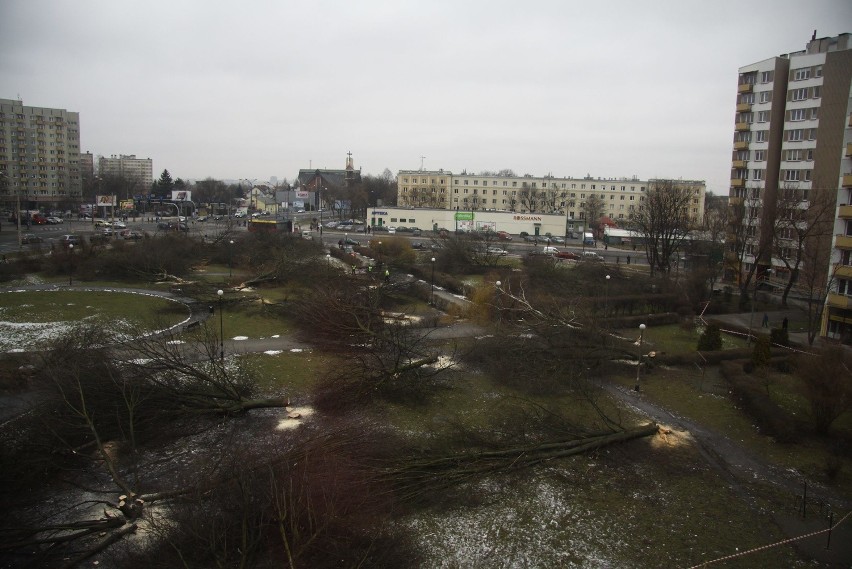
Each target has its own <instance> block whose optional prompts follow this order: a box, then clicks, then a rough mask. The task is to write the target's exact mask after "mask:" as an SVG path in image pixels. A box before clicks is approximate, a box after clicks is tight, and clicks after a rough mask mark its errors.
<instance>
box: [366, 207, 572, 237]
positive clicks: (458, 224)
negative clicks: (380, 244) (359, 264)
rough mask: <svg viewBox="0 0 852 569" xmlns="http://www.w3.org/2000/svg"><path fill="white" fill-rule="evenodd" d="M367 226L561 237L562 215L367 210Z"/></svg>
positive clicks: (448, 210) (395, 208)
mask: <svg viewBox="0 0 852 569" xmlns="http://www.w3.org/2000/svg"><path fill="white" fill-rule="evenodd" d="M367 224H368V225H370V226H371V227H399V226H404V227H409V228H411V227H416V228H418V229H422V230H428V231H439V230H442V229H445V230H447V231H450V232H455V231H465V232H473V231H505V232H507V233H514V234H519V233H521V232H526V233H528V234H530V235H542V236H544V235H547V234H548V233H549V234H551V235H557V236H562V235H564V234H565V216H564V215H562V214H544V213H542V214H538V213H536V214H528V213H513V212H506V211H491V210H478V211H470V210H468V211H455V210H450V209H435V208H414V207H411V208H402V207H370V208H367Z"/></svg>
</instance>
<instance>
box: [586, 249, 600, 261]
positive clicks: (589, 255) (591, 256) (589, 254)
mask: <svg viewBox="0 0 852 569" xmlns="http://www.w3.org/2000/svg"><path fill="white" fill-rule="evenodd" d="M583 260H584V261H603V260H604V258H603V257H602V256H600V255H598V254H597V253H595V252H594V251H583Z"/></svg>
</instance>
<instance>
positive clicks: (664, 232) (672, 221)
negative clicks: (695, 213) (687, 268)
mask: <svg viewBox="0 0 852 569" xmlns="http://www.w3.org/2000/svg"><path fill="white" fill-rule="evenodd" d="M694 195H695V189H694V188H693V187H691V186H684V185H681V184H680V183H679V182H677V181H676V180H656V181H655V182H653V183H652V184H651V186H650V187H649V188H648V194H647V196H645V200H644V201H643V202H642V203H641V204H640V205H639V208H638V209H637V210H636V211H635V212H634V213H633V214H632V215H631V216H630V221H631V223H632V224H633V226H634V228H635V230H636V231H637V232H638V233H639V235H641V236H642V238H643V240H644V242H645V254H646V256H647V258H648V264H649V265H650V267H651V274H652V275H653V273H654V272H656V271H660V272H662V273H663V274H666V275H667V274H669V273H670V272H671V259H672V256H673V255H674V254H676V253H677V251H678V249H679V248H680V246H681V244H682V243H683V241H684V240H685V239H686V238H687V236H688V234H689V231H690V230H691V229H692V222H691V220H690V216H689V206H690V204H691V203H692V198H693V197H694Z"/></svg>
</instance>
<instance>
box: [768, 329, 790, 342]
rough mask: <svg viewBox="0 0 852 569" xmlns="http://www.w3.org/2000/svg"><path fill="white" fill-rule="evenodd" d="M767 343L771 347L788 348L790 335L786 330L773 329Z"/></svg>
mask: <svg viewBox="0 0 852 569" xmlns="http://www.w3.org/2000/svg"><path fill="white" fill-rule="evenodd" d="M769 341H770V342H771V343H772V345H773V346H789V345H790V335H789V334H788V333H787V329H786V328H773V329H772V331H771V332H770V333H769Z"/></svg>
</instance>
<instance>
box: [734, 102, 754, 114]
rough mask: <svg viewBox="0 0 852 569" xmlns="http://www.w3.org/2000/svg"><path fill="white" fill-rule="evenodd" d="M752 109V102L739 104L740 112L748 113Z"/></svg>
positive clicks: (738, 110)
mask: <svg viewBox="0 0 852 569" xmlns="http://www.w3.org/2000/svg"><path fill="white" fill-rule="evenodd" d="M750 110H751V103H739V104H738V105H737V112H738V113H747V112H749V111H750Z"/></svg>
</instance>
